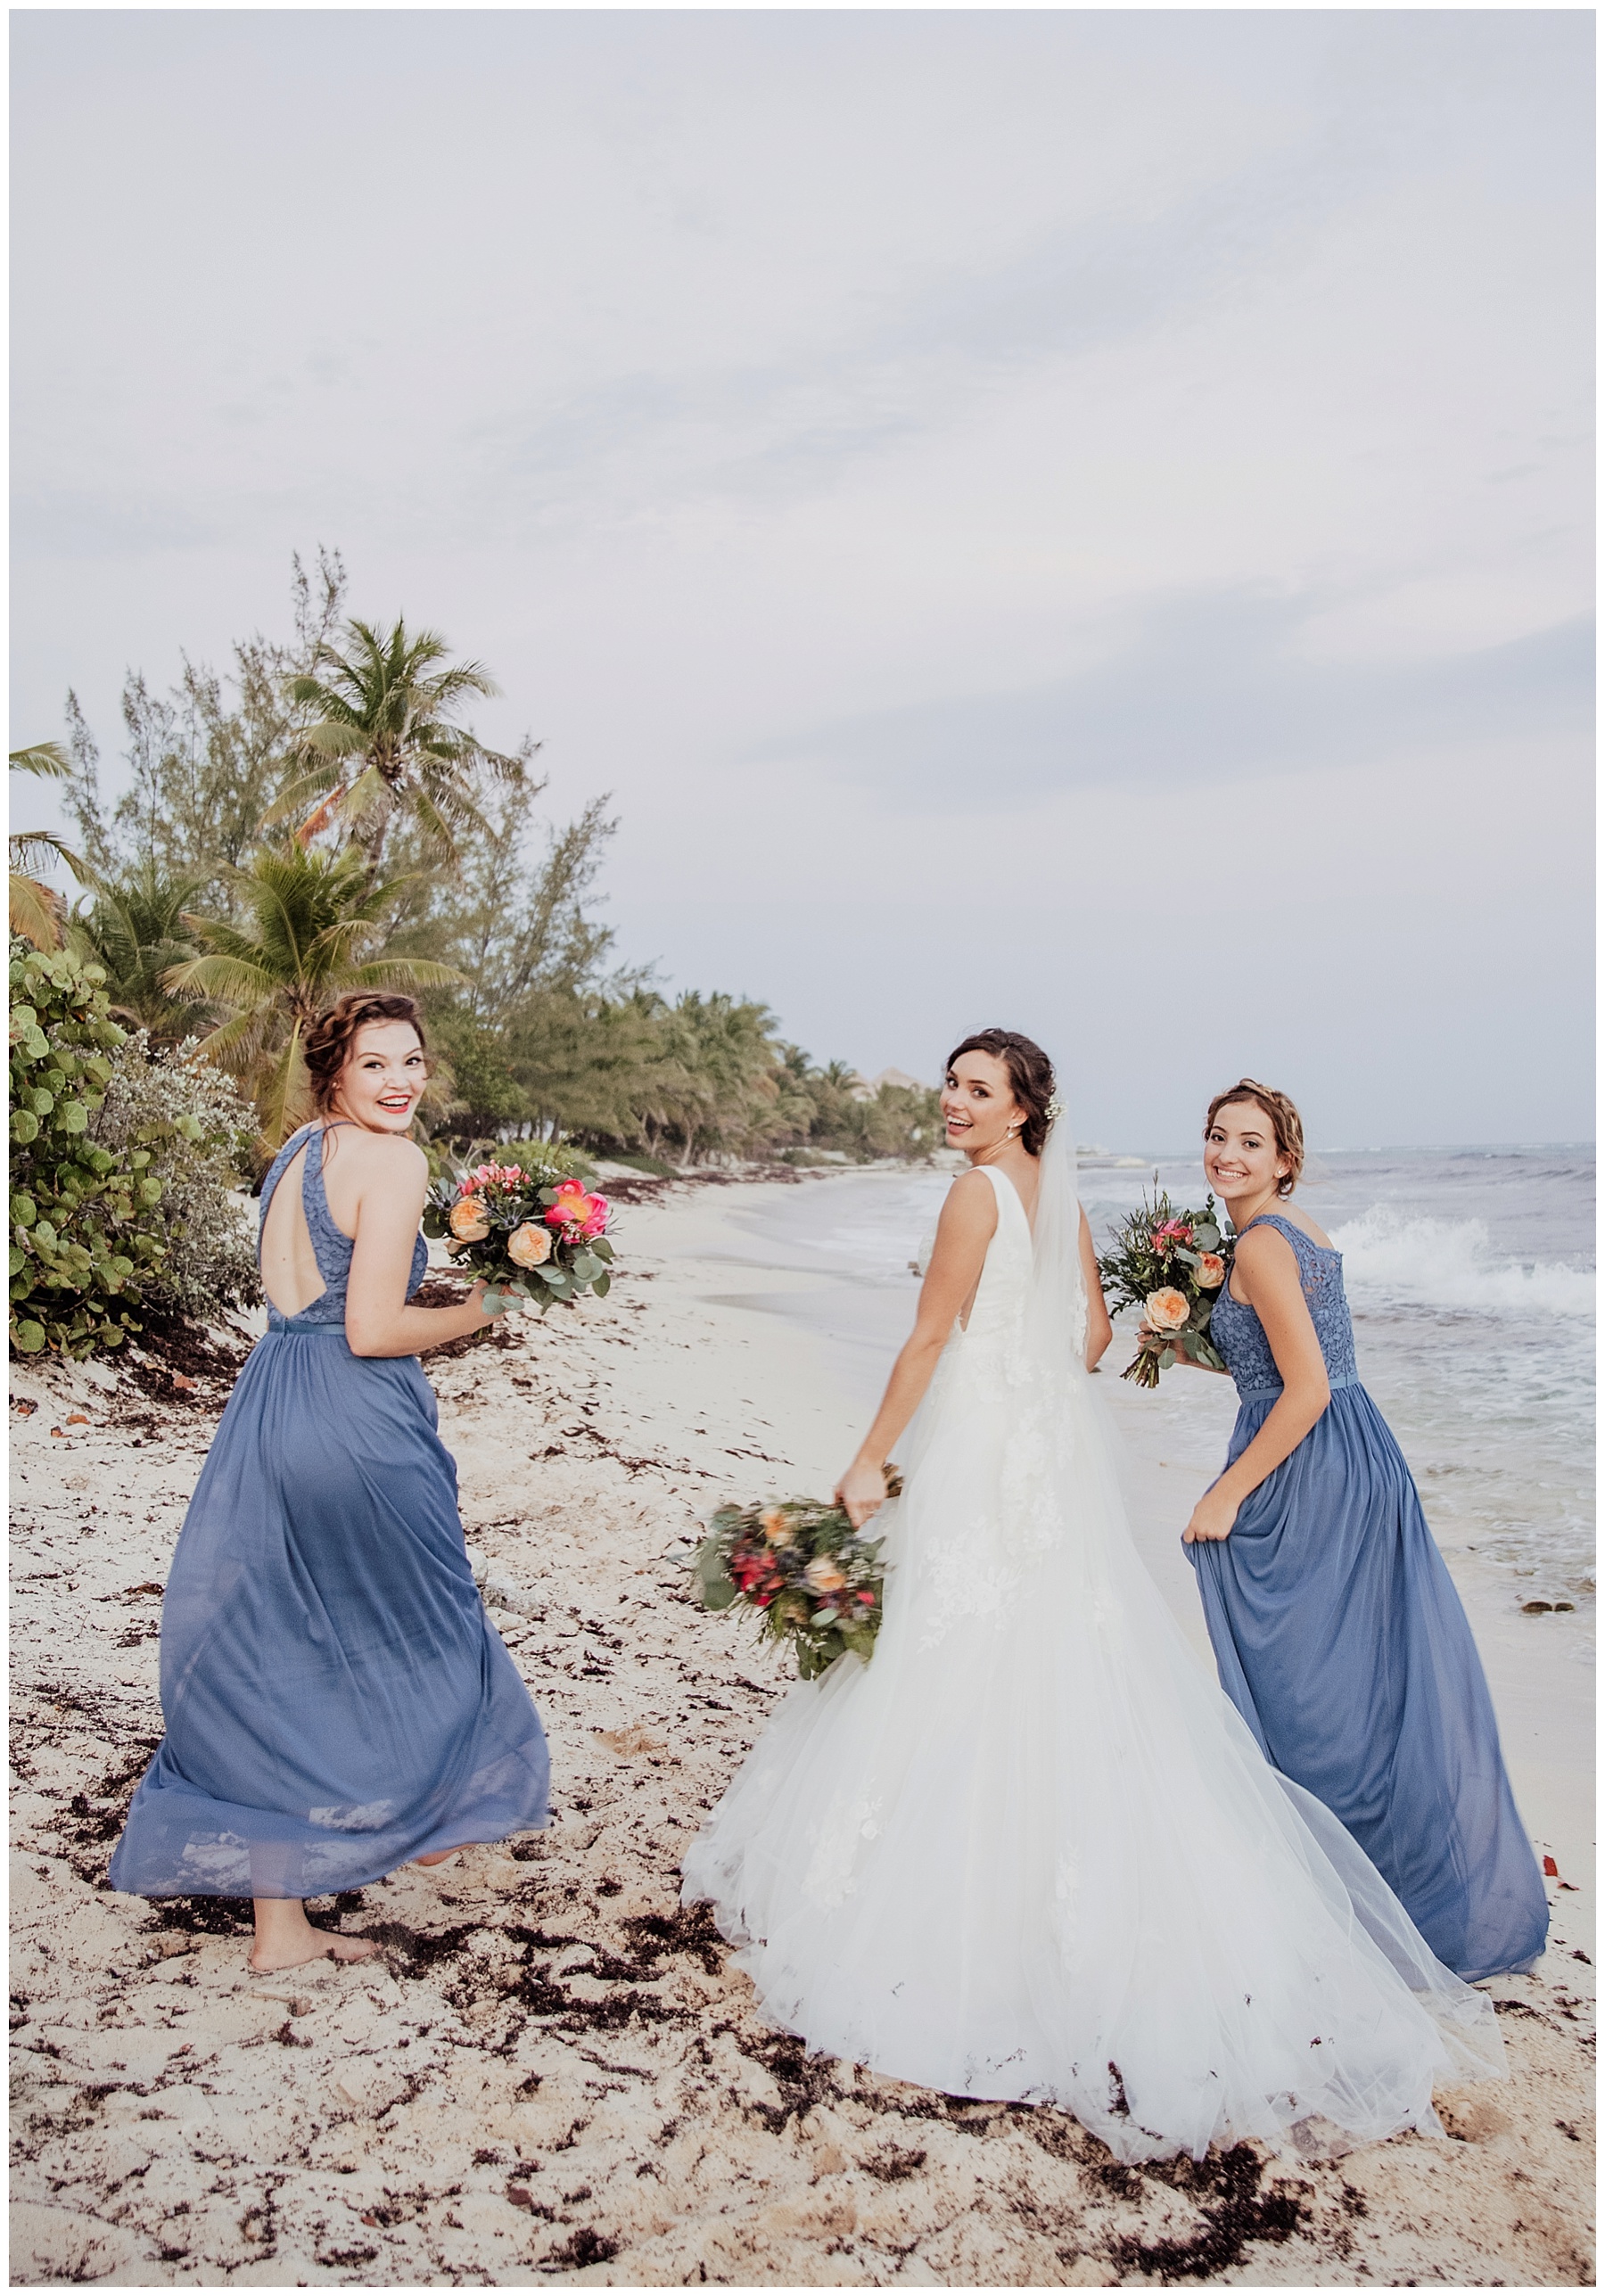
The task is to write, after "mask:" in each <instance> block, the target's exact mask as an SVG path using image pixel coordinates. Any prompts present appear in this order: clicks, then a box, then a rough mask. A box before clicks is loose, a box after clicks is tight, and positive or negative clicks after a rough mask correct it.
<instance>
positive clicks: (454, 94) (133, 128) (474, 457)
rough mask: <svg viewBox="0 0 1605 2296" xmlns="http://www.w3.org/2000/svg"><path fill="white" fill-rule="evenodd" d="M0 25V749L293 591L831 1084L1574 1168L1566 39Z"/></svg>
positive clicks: (1036, 26) (1585, 692)
mask: <svg viewBox="0 0 1605 2296" xmlns="http://www.w3.org/2000/svg"><path fill="white" fill-rule="evenodd" d="M12 27H13V69H12V101H13V107H14V117H15V141H14V146H13V149H14V155H15V171H16V172H15V193H14V204H13V231H14V243H15V267H14V272H13V296H14V304H13V338H12V339H13V343H14V346H15V351H16V377H17V379H16V384H15V398H14V407H15V418H14V420H15V427H14V441H15V444H14V457H13V465H12V467H13V479H14V484H15V488H16V494H17V505H16V518H15V526H14V538H15V550H16V564H15V574H14V581H13V590H12V597H13V614H14V620H15V625H16V629H15V654H14V671H13V687H12V741H13V744H14V743H19V742H21V741H25V740H34V739H38V738H40V737H45V736H48V735H52V734H56V733H59V732H60V730H61V728H62V699H63V695H64V694H65V692H66V689H67V687H69V686H70V685H71V686H73V687H76V688H77V690H78V694H79V695H80V697H81V698H82V701H83V703H84V705H85V707H86V711H87V712H88V714H89V716H90V719H91V721H92V723H93V724H94V725H95V728H96V730H97V732H98V734H99V735H100V737H101V740H102V743H103V748H104V750H105V751H106V752H107V753H108V759H109V761H110V760H113V759H114V758H115V753H116V750H117V745H118V734H119V723H118V695H119V687H120V684H121V679H122V677H123V673H124V671H125V669H126V668H128V666H130V665H132V666H137V667H140V668H143V669H144V671H145V672H146V673H147V675H149V676H150V677H151V678H152V680H153V681H165V680H166V679H168V678H169V677H171V676H173V675H174V674H176V672H177V669H178V664H179V649H180V648H181V647H183V648H185V649H187V650H188V651H189V652H190V653H191V654H193V655H200V656H202V657H207V656H213V657H220V656H222V655H223V654H225V653H226V647H227V645H228V641H229V640H230V639H231V638H234V637H235V636H239V635H243V634H244V633H246V632H248V631H250V630H252V629H255V628H261V629H265V630H269V631H277V630H284V629H285V628H286V625H287V620H288V613H287V595H286V593H287V580H288V572H289V562H290V555H291V552H292V550H294V549H298V548H299V549H300V551H301V552H302V553H303V554H309V553H310V552H311V551H312V550H313V549H314V548H315V547H316V546H317V543H318V542H319V541H322V542H325V543H327V544H331V545H335V546H338V547H339V548H340V549H341V550H342V552H343V553H344V555H345V558H346V561H347V564H348V565H349V567H350V572H351V578H352V581H351V603H352V605H353V607H354V608H355V610H357V611H358V612H359V613H363V614H365V615H367V616H389V615H392V614H394V613H397V612H405V613H406V614H407V617H408V618H409V620H414V621H420V622H425V623H429V624H432V625H433V626H435V627H437V628H438V629H440V630H442V631H443V632H444V633H445V634H446V635H447V637H448V638H449V639H450V640H451V641H452V643H453V644H454V645H455V646H457V647H459V648H460V649H461V650H462V651H463V652H465V653H467V654H474V655H477V656H479V657H480V658H481V659H482V660H484V661H485V662H487V663H488V664H489V665H490V667H491V668H492V669H493V670H494V671H495V672H496V674H497V675H498V678H499V679H500V681H501V683H502V685H503V686H504V687H505V688H506V698H505V700H503V701H501V702H499V703H497V704H493V705H491V706H490V707H488V708H487V709H486V710H485V712H484V713H483V715H482V718H481V720H480V724H481V730H482V731H483V732H485V733H486V734H487V735H488V736H489V737H491V738H495V739H500V740H504V741H510V740H512V739H514V738H515V737H517V736H518V735H519V734H521V733H523V731H524V730H526V729H528V730H529V731H531V732H532V733H534V734H535V735H536V736H538V737H539V738H540V739H541V740H542V742H543V743H544V744H545V748H544V751H543V761H544V762H545V763H546V765H547V767H548V768H549V769H550V773H551V777H552V793H551V794H552V800H553V802H554V803H555V804H556V807H557V808H558V809H559V810H561V811H573V810H577V809H578V807H579V806H580V804H581V803H582V802H584V801H585V799H586V798H588V796H589V795H591V794H593V793H595V792H597V791H599V790H611V791H612V792H613V794H614V797H615V799H616V801H617V807H618V810H619V811H620V813H621V816H622V823H623V826H622V828H621V832H620V835H619V837H618V839H617V841H616V844H615V846H614V849H613V856H612V859H611V860H610V863H609V866H608V868H607V871H606V876H605V889H606V892H607V893H608V895H609V907H608V914H609V916H610V918H611V921H612V922H613V925H614V926H615V927H616V929H617V932H618V936H619V938H618V945H619V949H620V952H621V955H622V956H624V957H626V958H629V959H656V960H658V962H659V963H660V965H661V967H662V975H663V980H664V982H665V983H666V984H670V985H672V986H697V987H703V988H726V989H730V990H736V991H744V992H748V993H750V994H753V995H755V996H759V997H761V998H762V999H764V1000H766V1001H767V1002H769V1003H770V1005H771V1006H772V1007H773V1008H775V1010H776V1011H777V1013H778V1015H779V1016H780V1019H781V1022H782V1023H783V1025H784V1027H785V1029H786V1033H787V1034H789V1035H791V1036H792V1037H794V1038H795V1039H797V1040H798V1041H801V1042H802V1043H803V1044H805V1045H806V1046H808V1047H809V1049H811V1051H812V1052H813V1053H814V1055H815V1056H816V1057H818V1058H819V1059H821V1060H823V1059H826V1058H828V1057H845V1058H848V1059H851V1060H852V1061H855V1062H856V1063H858V1064H859V1066H860V1067H861V1068H863V1069H864V1070H865V1071H866V1072H873V1071H875V1070H877V1069H878V1068H880V1067H882V1066H885V1065H886V1064H888V1063H891V1064H894V1065H896V1066H900V1067H903V1068H907V1069H909V1070H912V1071H914V1072H915V1073H917V1074H926V1075H931V1076H933V1077H934V1075H935V1074H937V1072H938V1070H939V1066H940V1063H941V1061H942V1057H943V1055H944V1054H945V1052H946V1050H947V1049H948V1046H949V1045H950V1044H951V1042H952V1041H953V1040H954V1038H955V1037H956V1036H957V1035H958V1034H959V1033H963V1032H965V1031H967V1030H968V1029H970V1028H972V1027H974V1026H976V1025H984V1024H986V1023H989V1022H997V1023H1001V1024H1003V1025H1012V1026H1016V1027H1021V1028H1025V1029H1027V1030H1029V1031H1030V1032H1031V1033H1033V1034H1035V1035H1038V1036H1040V1038H1041V1041H1043V1042H1044V1043H1045V1044H1046V1045H1047V1046H1048V1047H1049V1049H1050V1051H1052V1052H1053V1053H1054V1054H1055V1056H1056V1057H1058V1060H1059V1061H1060V1064H1061V1066H1062V1069H1063V1072H1064V1074H1065V1076H1066V1081H1067V1082H1068V1084H1069V1086H1070V1089H1071V1093H1072V1096H1073V1104H1074V1109H1075V1115H1076V1125H1077V1130H1078V1131H1079V1132H1080V1134H1081V1136H1082V1139H1083V1140H1085V1139H1097V1140H1104V1141H1107V1142H1108V1143H1109V1144H1111V1145H1119V1146H1126V1147H1132V1148H1138V1149H1142V1148H1157V1147H1161V1146H1165V1145H1168V1144H1172V1143H1179V1142H1181V1141H1184V1140H1188V1139H1189V1138H1191V1137H1193V1136H1194V1135H1195V1133H1196V1128H1197V1124H1198V1120H1199V1117H1200V1115H1201V1103H1202V1100H1203V1099H1204V1098H1205V1097H1206V1095H1207V1093H1208V1092H1209V1091H1210V1090H1212V1089H1214V1088H1215V1087H1217V1086H1218V1085H1219V1084H1220V1083H1221V1082H1230V1081H1231V1080H1232V1079H1233V1078H1235V1077H1236V1076H1237V1075H1238V1074H1239V1073H1241V1072H1242V1071H1243V1070H1245V1069H1247V1070H1248V1071H1250V1072H1252V1073H1255V1074H1259V1075H1262V1076H1265V1077H1268V1078H1269V1079H1270V1080H1271V1081H1272V1082H1276V1083H1279V1084H1280V1085H1282V1086H1283V1087H1284V1088H1285V1089H1287V1090H1290V1091H1292V1092H1293V1093H1294V1094H1295V1095H1296V1098H1297V1099H1299V1100H1300V1101H1301V1103H1302V1104H1303V1105H1304V1107H1305V1115H1306V1122H1307V1123H1308V1127H1309V1130H1310V1132H1311V1135H1312V1137H1313V1140H1315V1141H1316V1142H1317V1143H1318V1144H1320V1145H1324V1146H1326V1147H1329V1148H1337V1147H1344V1146H1354V1145H1366V1144H1373V1145H1375V1144H1383V1143H1406V1142H1418V1143H1428V1142H1435V1141H1445V1142H1447V1141H1477V1140H1484V1141H1508V1140H1558V1139H1577V1138H1581V1137H1584V1136H1587V1135H1589V1134H1591V1133H1592V1130H1593V1116H1592V1111H1593V1085H1592V1076H1591V1066H1590V1063H1591V1050H1592V1016H1591V1007H1590V992H1591V983H1592V960H1591V943H1590V930H1591V912H1590V886H1589V875H1588V864H1589V857H1590V852H1591V844H1592V832H1591V821H1590V813H1589V806H1590V795H1591V792H1590V761H1591V746H1590V731H1589V718H1590V708H1591V682H1592V645H1591V638H1590V622H1589V616H1590V613H1591V605H1592V599H1591V573H1592V558H1593V544H1592V538H1591V531H1590V518H1591V509H1592V480H1591V461H1590V455H1591V446H1590V435H1589V424H1590V410H1591V392H1592V383H1591V377H1590V353H1591V345H1592V328H1593V320H1592V312H1591V307H1590V292H1591V280H1592V261H1593V258H1592V247H1591V230H1592V218H1593V191H1592V174H1591V169H1592V160H1591V132H1592V131H1591V117H1590V111H1591V90H1592V86H1593V62H1592V48H1591V43H1592V37H1593V26H1592V18H1591V17H1590V16H1589V15H1587V14H1585V13H1584V12H1545V11H1541V10H1532V11H1521V12H1477V13H1470V12H1468V13H1456V12H1401V13H1395V14H1388V13H1386V12H1379V13H1359V12H1309V13H1295V12H1286V13H1281V12H1263V13H1250V12H1231V13H1211V12H1204V11H1199V12H1187V13H1176V14H1169V13H1136V12H1132V13H1121V12H1085V13H1077V12H1040V13H1039V12H1033V13H1023V12H1010V13H1006V14H984V13H979V12H963V13H944V14H936V13H919V12H909V13H898V14H893V13H862V14H852V13H819V14H804V13H784V14H770V15H766V14H761V13H755V12H744V13H724V14H721V13H709V12H701V13H685V14H677V13H661V14H651V15H645V14H625V13H619V14H599V13H576V12H569V13H560V14H539V13H533V12H506V13H499V12H472V13H467V12H465V13H447V12H440V13H436V12H416V13H391V12H326V13H318V12H286V13H271V12H260V13H256V12H251V13H224V12H199V11H197V12H152V13H139V12H117V13H96V12H82V11H62V12H43V11H39V12H27V11H24V12H21V13H18V14H13V16H12ZM14 794H17V795H18V797H19V800H20V811H23V813H24V818H29V819H37V818H38V817H39V816H40V815H41V813H42V812H43V811H45V810H46V809H47V806H48V798H47V794H46V792H45V786H44V785H42V784H38V783H29V784H28V785H26V786H25V788H24V789H23V790H21V791H20V792H15V793H14Z"/></svg>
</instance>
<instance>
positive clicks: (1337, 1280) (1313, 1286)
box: [1209, 1212, 1360, 1403]
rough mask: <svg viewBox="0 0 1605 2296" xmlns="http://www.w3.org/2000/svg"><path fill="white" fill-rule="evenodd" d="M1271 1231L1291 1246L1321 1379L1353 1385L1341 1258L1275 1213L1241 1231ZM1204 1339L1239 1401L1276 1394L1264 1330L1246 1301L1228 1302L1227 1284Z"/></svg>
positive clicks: (1277, 1377)
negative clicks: (1218, 1357)
mask: <svg viewBox="0 0 1605 2296" xmlns="http://www.w3.org/2000/svg"><path fill="white" fill-rule="evenodd" d="M1250 1228H1274V1229H1275V1230H1276V1232H1277V1234H1278V1235H1279V1236H1285V1237H1286V1238H1287V1239H1288V1243H1289V1244H1291V1245H1292V1247H1293V1252H1294V1256H1295V1257H1296V1260H1297V1262H1298V1275H1299V1280H1300V1282H1301V1283H1302V1284H1303V1286H1304V1296H1305V1302H1306V1304H1307V1305H1308V1307H1309V1311H1310V1321H1311V1322H1312V1323H1313V1325H1314V1326H1315V1337H1316V1338H1317V1339H1319V1340H1320V1342H1321V1355H1322V1357H1323V1358H1324V1360H1325V1362H1326V1368H1327V1379H1328V1381H1329V1384H1330V1385H1331V1386H1332V1387H1357V1386H1358V1385H1359V1380H1360V1374H1359V1372H1358V1370H1356V1369H1355V1365H1354V1325H1353V1324H1352V1323H1351V1322H1350V1321H1349V1310H1348V1299H1347V1296H1346V1294H1345V1292H1344V1288H1343V1255H1342V1253H1341V1252H1339V1251H1337V1249H1336V1248H1335V1247H1333V1246H1332V1245H1329V1244H1318V1243H1316V1242H1315V1240H1314V1239H1313V1237H1310V1236H1306V1235H1305V1232H1304V1230H1303V1229H1302V1228H1297V1227H1295V1225H1294V1224H1293V1222H1292V1221H1291V1220H1284V1219H1283V1218H1282V1216H1281V1214H1280V1213H1279V1212H1262V1213H1261V1214H1260V1215H1259V1218H1258V1219H1257V1220H1250V1221H1249V1222H1248V1227H1247V1228H1245V1229H1244V1230H1242V1233H1243V1234H1244V1235H1245V1236H1246V1235H1247V1233H1248V1230H1249V1229H1250ZM1209 1336H1210V1337H1211V1339H1212V1340H1214V1344H1215V1346H1216V1347H1218V1348H1219V1350H1220V1352H1221V1354H1222V1357H1223V1358H1224V1361H1225V1364H1226V1369H1227V1370H1229V1371H1230V1374H1231V1377H1232V1380H1233V1383H1234V1385H1235V1386H1236V1387H1237V1391H1238V1395H1239V1397H1240V1399H1241V1400H1242V1401H1243V1402H1244V1403H1248V1402H1251V1401H1254V1400H1255V1399H1257V1398H1258V1397H1259V1396H1261V1395H1280V1393H1281V1390H1282V1377H1281V1373H1280V1371H1279V1370H1277V1368H1276V1358H1275V1356H1274V1355H1272V1353H1271V1342H1270V1341H1269V1340H1268V1339H1267V1338H1266V1337H1265V1327H1264V1325H1263V1323H1262V1322H1261V1321H1260V1320H1259V1317H1258V1316H1257V1315H1256V1314H1255V1312H1254V1310H1253V1309H1252V1308H1251V1307H1250V1306H1249V1305H1248V1304H1247V1301H1246V1300H1240V1299H1233V1297H1232V1296H1231V1285H1230V1281H1228V1282H1227V1283H1225V1284H1224V1285H1222V1289H1221V1296H1220V1297H1219V1298H1218V1299H1217V1300H1216V1302H1215V1304H1214V1313H1213V1314H1212V1315H1211V1317H1210V1319H1209Z"/></svg>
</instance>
